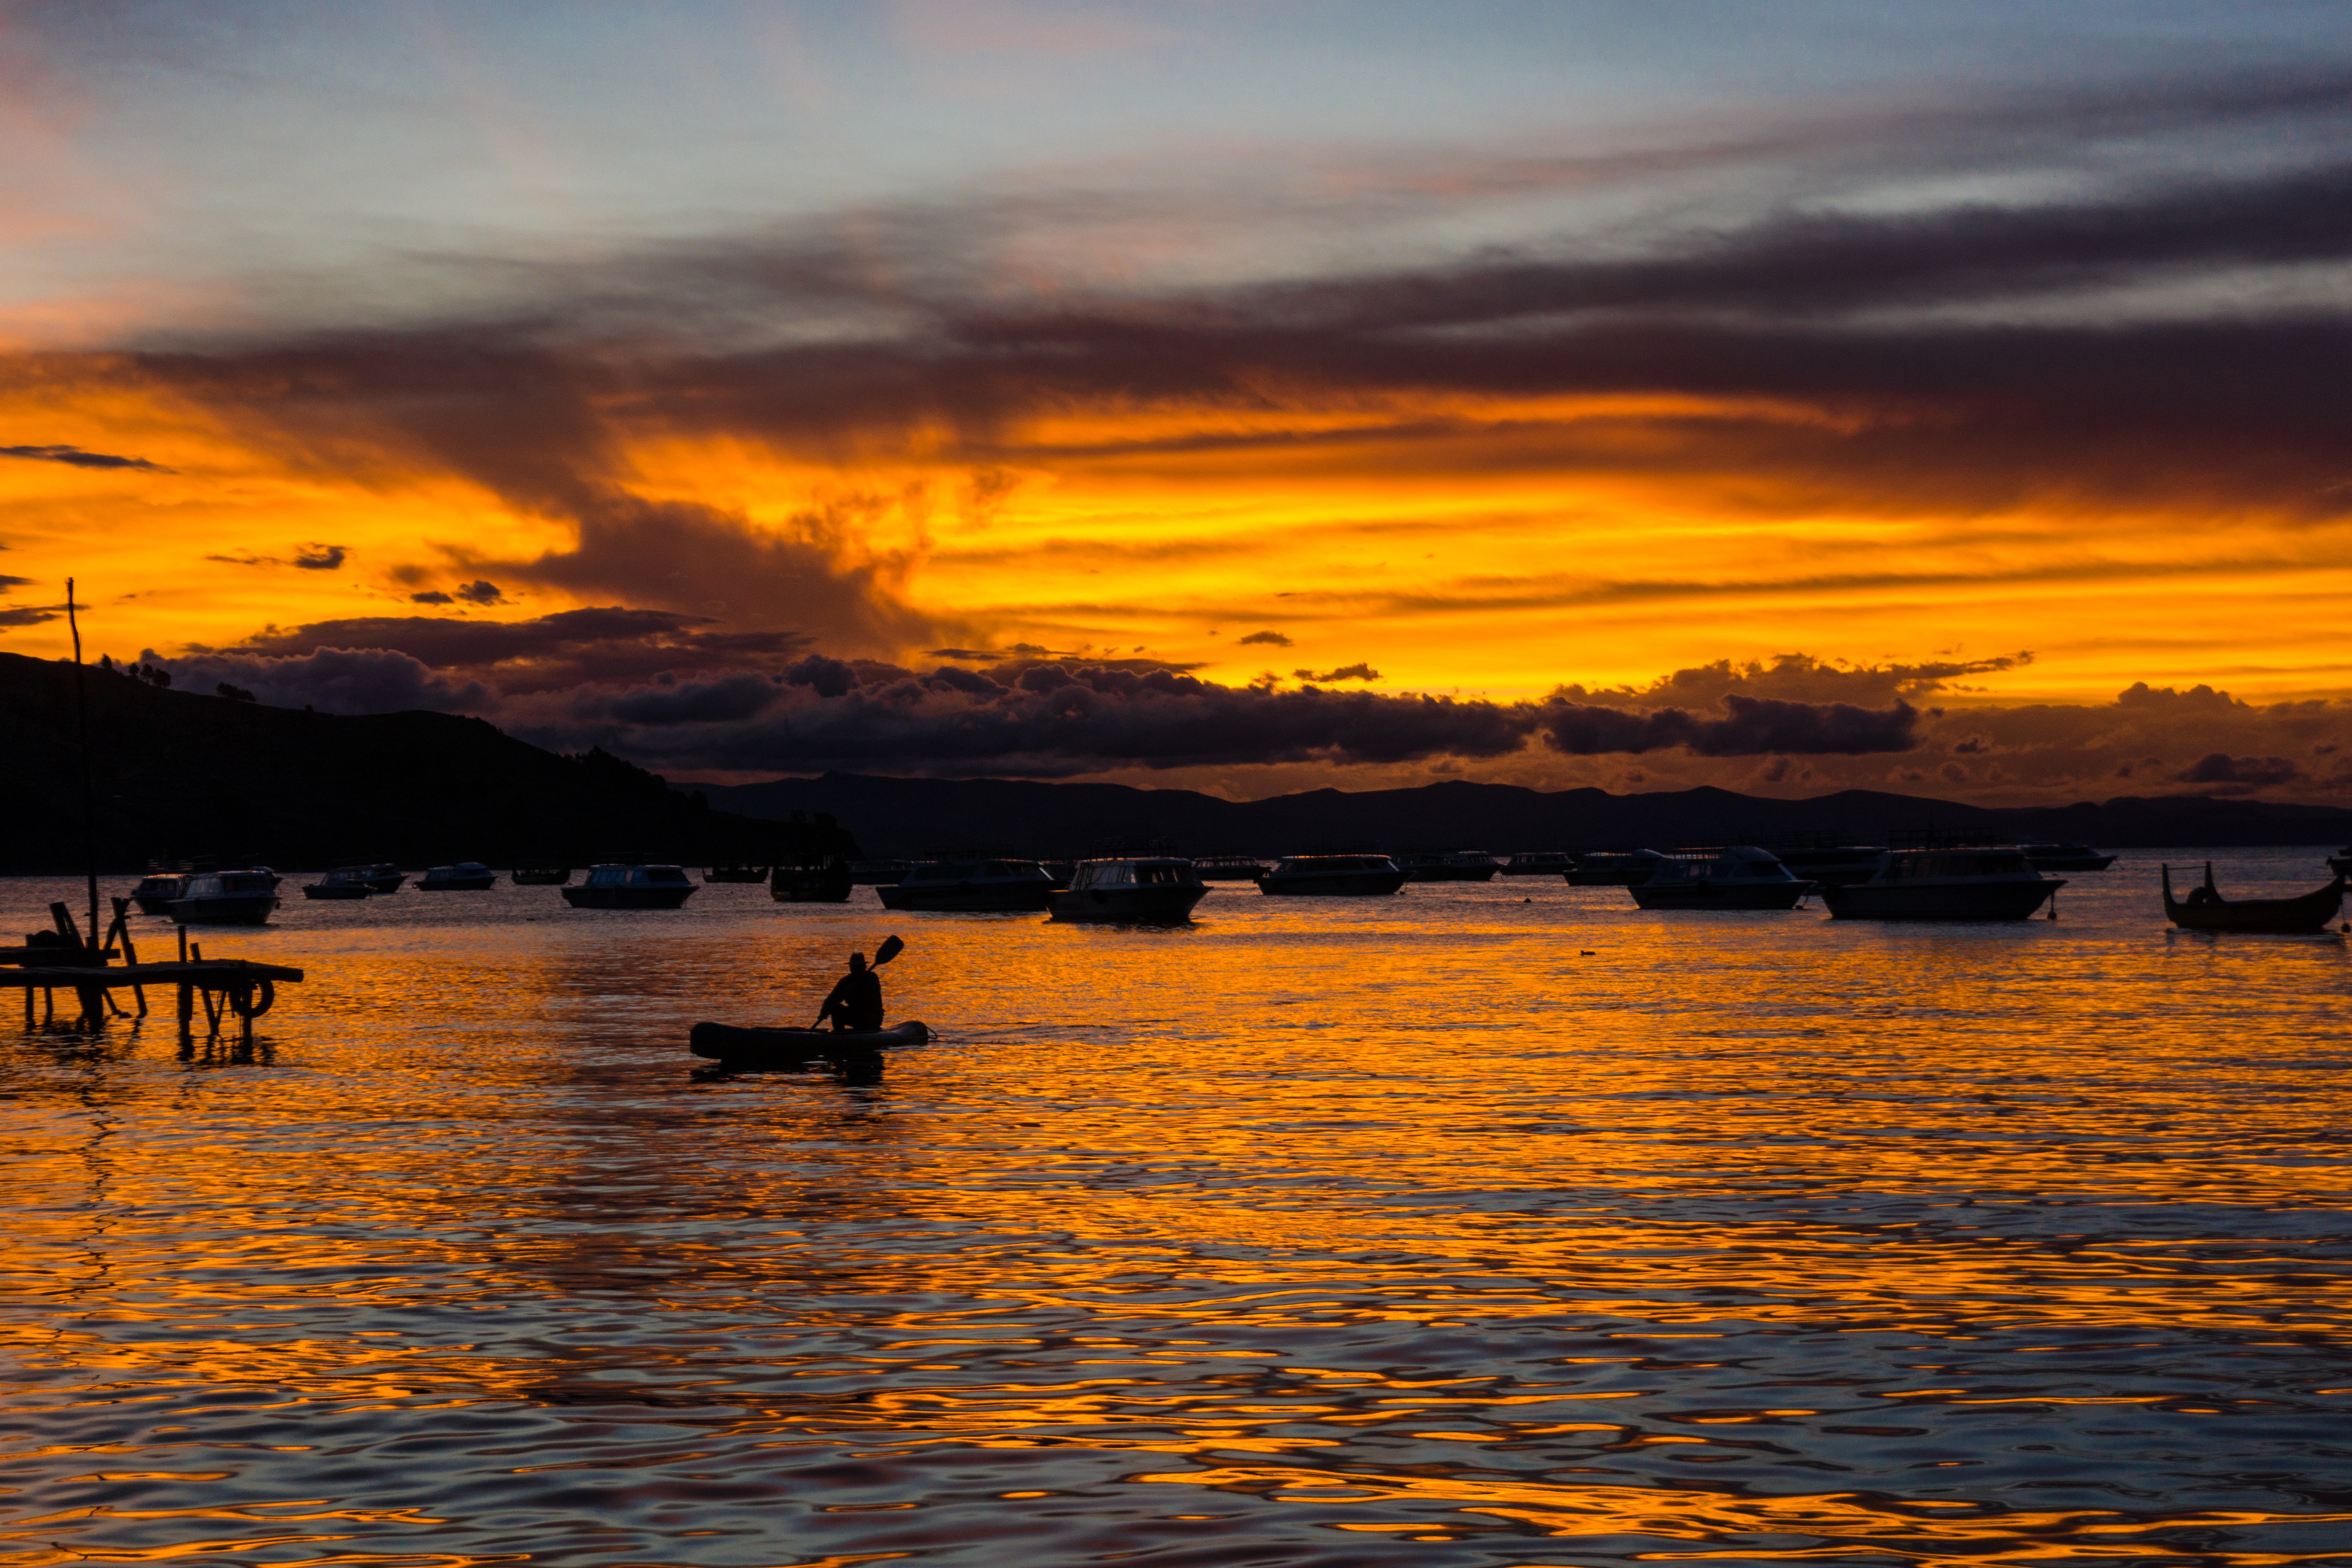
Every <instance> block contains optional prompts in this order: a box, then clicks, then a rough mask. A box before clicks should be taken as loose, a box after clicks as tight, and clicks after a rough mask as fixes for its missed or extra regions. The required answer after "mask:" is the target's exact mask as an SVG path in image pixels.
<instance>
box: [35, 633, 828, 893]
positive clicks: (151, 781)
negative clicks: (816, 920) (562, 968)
mask: <svg viewBox="0 0 2352 1568" xmlns="http://www.w3.org/2000/svg"><path fill="white" fill-rule="evenodd" d="M86 679H87V680H88V682H89V722H90V752H91V773H92V784H93V791H92V793H93V795H95V797H96V799H97V803H98V811H97V828H98V835H97V837H98V850H99V865H100V868H101V869H104V870H109V871H114V872H123V871H135V870H138V869H139V868H142V866H144V865H145V864H146V862H147V861H148V860H149V859H150V858H182V857H186V856H194V855H219V856H221V857H223V858H224V860H225V861H232V860H234V861H242V860H247V859H251V860H257V861H260V862H263V863H265V864H268V865H272V866H276V867H278V868H285V869H293V868H314V867H324V866H335V865H344V864H348V863H352V862H355V861H374V860H391V861H395V862H397V863H399V864H400V865H402V866H406V867H418V866H426V865H435V864H440V863H444V862H447V861H451V860H484V861H488V862H489V863H490V864H491V865H494V866H512V865H518V864H529V863H531V862H534V861H546V862H552V863H556V864H568V865H572V866H584V865H586V864H588V863H589V862H590V861H591V860H592V859H597V858H607V857H610V856H614V855H627V854H640V855H645V856H648V857H652V858H660V859H669V860H677V861H680V862H683V863H685V864H688V865H704V864H708V863H709V861H711V860H713V859H723V858H740V859H748V860H755V861H761V862H765V861H767V860H769V859H770V858H772V857H773V856H774V855H775V854H776V853H778V852H779V851H780V850H782V852H785V853H795V854H796V853H799V852H802V851H806V850H824V849H830V850H832V851H834V852H839V853H854V852H855V850H856V846H855V844H854V843H853V842H851V841H850V840H849V839H848V838H847V837H846V836H845V835H843V834H840V833H838V832H835V831H832V830H829V829H826V828H824V827H821V826H793V825H791V824H788V823H782V822H774V821H767V820H755V819H752V818H749V817H744V816H735V815H732V814H730V813H728V812H724V811H713V810H710V809H709V808H708V807H707V806H706V805H703V804H702V803H700V802H699V801H698V800H696V799H694V798H693V797H691V796H689V795H681V794H679V793H677V792H676V791H673V790H672V789H670V787H669V786H668V785H667V784H666V783H664V782H663V780H662V779H661V777H660V776H659V775H658V774H655V773H646V771H645V770H644V769H642V768H637V767H634V766H632V765H630V764H629V763H625V762H622V761H621V760H620V759H618V758H616V757H609V756H606V755H604V753H602V752H590V753H589V754H588V755H587V756H586V757H583V758H570V757H562V756H558V755H556V754H555V753H554V752H543V751H541V750H540V749H539V748H538V747H536V746H531V745H527V744H525V743H524V742H520V741H517V740H513V739H510V738H509V737H508V736H506V735H502V734H500V733H499V731H497V730H496V729H495V728H493V727H492V726H491V725H489V724H488V723H485V722H484V721H481V720H478V719H458V718H453V717H451V716H449V715H447V714H444V713H383V714H374V715H370V716H367V717H363V718H345V717H341V716H339V715H334V714H327V713H310V712H296V711H295V710H292V709H288V708H265V707H261V706H259V705H257V704H255V703H252V702H241V701H236V700H229V699H226V698H220V697H204V696H197V695H194V694H192V693H187V692H178V691H165V690H159V689H155V688H154V687H152V686H148V685H146V684H144V683H142V682H141V681H138V680H134V679H131V678H129V677H127V676H123V675H117V674H112V673H110V672H108V671H105V670H100V669H95V668H93V669H90V670H89V671H88V672H87V675H86ZM0 735H5V747H6V752H5V756H6V762H5V767H0V871H11V872H26V871H51V872H56V871H78V870H79V869H80V868H81V867H82V832H81V792H80V774H79V766H80V764H79V759H78V757H77V754H76V751H75V744H74V710H73V667H72V666H71V665H70V664H57V663H51V662H48V661H47V660H42V659H33V658H24V657H22V656H21V655H17V654H0ZM782 815H785V816H789V813H785V814H782Z"/></svg>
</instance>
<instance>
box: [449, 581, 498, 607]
mask: <svg viewBox="0 0 2352 1568" xmlns="http://www.w3.org/2000/svg"><path fill="white" fill-rule="evenodd" d="M457 597H458V598H460V599H463V600H464V601H465V602H466V603H467V604H469V605H499V604H504V603H505V602H506V595H504V594H503V593H501V592H499V585H498V584H495V583H485V582H483V581H481V580H480V579H479V578H476V579H475V580H474V581H473V582H471V583H468V584H466V585H465V586H464V587H462V588H459V589H457Z"/></svg>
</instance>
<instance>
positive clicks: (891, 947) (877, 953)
mask: <svg viewBox="0 0 2352 1568" xmlns="http://www.w3.org/2000/svg"><path fill="white" fill-rule="evenodd" d="M906 951H907V944H906V943H905V942H901V941H899V940H898V938H897V937H895V936H886V937H884V938H883V939H882V945H881V946H879V947H877V948H876V949H875V950H874V957H873V960H872V961H871V962H870V963H867V964H866V967H867V968H868V969H879V968H881V967H882V966H883V965H884V964H886V963H889V962H890V961H891V960H892V959H894V958H896V957H898V955H899V954H900V953H902V952H906ZM822 1023H824V1014H822V1013H819V1014H818V1015H817V1016H816V1024H812V1025H810V1026H809V1027H811V1028H814V1027H816V1026H817V1024H822Z"/></svg>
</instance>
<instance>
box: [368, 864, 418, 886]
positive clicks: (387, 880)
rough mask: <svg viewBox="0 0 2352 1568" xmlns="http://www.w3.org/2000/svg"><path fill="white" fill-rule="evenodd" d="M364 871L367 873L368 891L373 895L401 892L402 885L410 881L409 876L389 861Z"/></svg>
mask: <svg viewBox="0 0 2352 1568" xmlns="http://www.w3.org/2000/svg"><path fill="white" fill-rule="evenodd" d="M364 869H365V870H366V872H367V885H368V891H369V892H371V893H396V892H398V891H400V885H401V884H402V883H403V882H405V881H406V880H408V876H407V874H406V873H405V872H404V871H403V870H401V868H399V867H397V866H395V865H394V864H392V863H391V862H390V861H388V860H387V861H383V862H380V863H378V864H376V865H373V866H369V867H366V868H364Z"/></svg>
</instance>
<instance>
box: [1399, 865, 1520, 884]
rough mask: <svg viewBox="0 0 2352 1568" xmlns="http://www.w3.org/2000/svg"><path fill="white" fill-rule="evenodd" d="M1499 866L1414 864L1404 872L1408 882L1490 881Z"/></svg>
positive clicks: (1499, 868)
mask: <svg viewBox="0 0 2352 1568" xmlns="http://www.w3.org/2000/svg"><path fill="white" fill-rule="evenodd" d="M1501 869H1502V868H1501V867H1500V866H1415V867H1412V868H1410V869H1408V870H1407V871H1406V872H1405V874H1404V879H1405V880H1406V881H1408V882H1491V881H1493V880H1494V879H1495V873H1496V872H1497V871H1500V870H1501Z"/></svg>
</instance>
